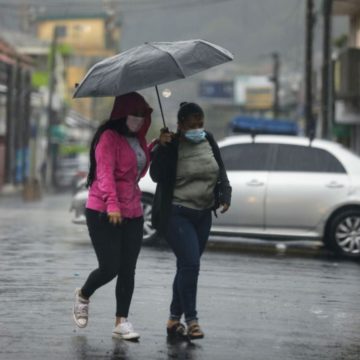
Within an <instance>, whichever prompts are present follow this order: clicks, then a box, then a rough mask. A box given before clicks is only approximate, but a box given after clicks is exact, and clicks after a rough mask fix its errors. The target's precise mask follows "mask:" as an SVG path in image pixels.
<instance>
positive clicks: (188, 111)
mask: <svg viewBox="0 0 360 360" xmlns="http://www.w3.org/2000/svg"><path fill="white" fill-rule="evenodd" d="M195 114H199V115H200V116H201V117H204V111H203V109H202V108H201V107H200V106H199V105H198V104H195V103H191V102H182V103H181V104H180V109H179V111H178V114H177V119H178V123H180V124H181V123H182V122H183V121H184V120H185V119H186V118H187V117H188V116H190V115H195Z"/></svg>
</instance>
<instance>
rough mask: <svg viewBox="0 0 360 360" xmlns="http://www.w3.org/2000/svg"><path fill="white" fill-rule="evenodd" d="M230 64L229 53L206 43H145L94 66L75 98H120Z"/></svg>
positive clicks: (77, 90)
mask: <svg viewBox="0 0 360 360" xmlns="http://www.w3.org/2000/svg"><path fill="white" fill-rule="evenodd" d="M231 60H233V55H232V54H231V53H230V52H229V51H228V50H226V49H224V48H222V47H220V46H218V45H215V44H212V43H210V42H207V41H204V40H187V41H174V42H152V43H145V44H143V45H140V46H137V47H134V48H132V49H129V50H127V51H124V52H122V53H120V54H118V55H115V56H112V57H110V58H107V59H105V60H102V61H100V62H98V63H97V64H95V65H94V66H93V67H92V68H91V69H90V70H89V71H88V73H87V74H86V76H85V77H84V79H83V80H82V81H81V83H80V84H79V85H78V86H77V88H76V90H75V93H74V98H81V97H100V96H118V95H123V94H127V93H129V92H132V91H138V90H143V89H146V88H149V87H152V86H155V87H157V85H161V84H164V83H167V82H171V81H174V80H177V79H183V78H186V77H188V76H191V75H193V74H196V73H198V72H201V71H204V70H207V69H210V68H212V67H214V66H217V65H221V64H223V63H226V62H228V61H231ZM157 93H158V91H157ZM159 100H160V99H159ZM160 107H161V103H160Z"/></svg>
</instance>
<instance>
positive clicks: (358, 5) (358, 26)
mask: <svg viewBox="0 0 360 360" xmlns="http://www.w3.org/2000/svg"><path fill="white" fill-rule="evenodd" d="M333 14H334V15H335V16H337V15H338V16H347V17H348V18H349V32H348V44H347V47H346V48H345V49H343V50H342V51H341V53H340V54H339V56H338V59H337V61H336V65H335V123H336V124H342V125H347V126H349V127H350V144H349V145H350V147H351V149H352V150H354V151H355V152H356V153H358V154H360V1H359V0H335V1H334V3H333Z"/></svg>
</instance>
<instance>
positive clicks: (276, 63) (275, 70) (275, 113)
mask: <svg viewBox="0 0 360 360" xmlns="http://www.w3.org/2000/svg"><path fill="white" fill-rule="evenodd" d="M272 58H273V61H274V65H273V75H272V78H271V81H272V82H273V83H274V101H273V116H274V118H277V117H278V116H279V112H280V103H279V92H280V79H279V77H280V55H279V53H277V52H275V53H273V54H272Z"/></svg>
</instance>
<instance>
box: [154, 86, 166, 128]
mask: <svg viewBox="0 0 360 360" xmlns="http://www.w3.org/2000/svg"><path fill="white" fill-rule="evenodd" d="M155 89H156V95H157V98H158V101H159V106H160V112H161V117H162V121H163V124H164V128H166V123H165V118H164V112H163V107H162V104H161V99H160V94H159V88H158V86H157V85H156V86H155Z"/></svg>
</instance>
